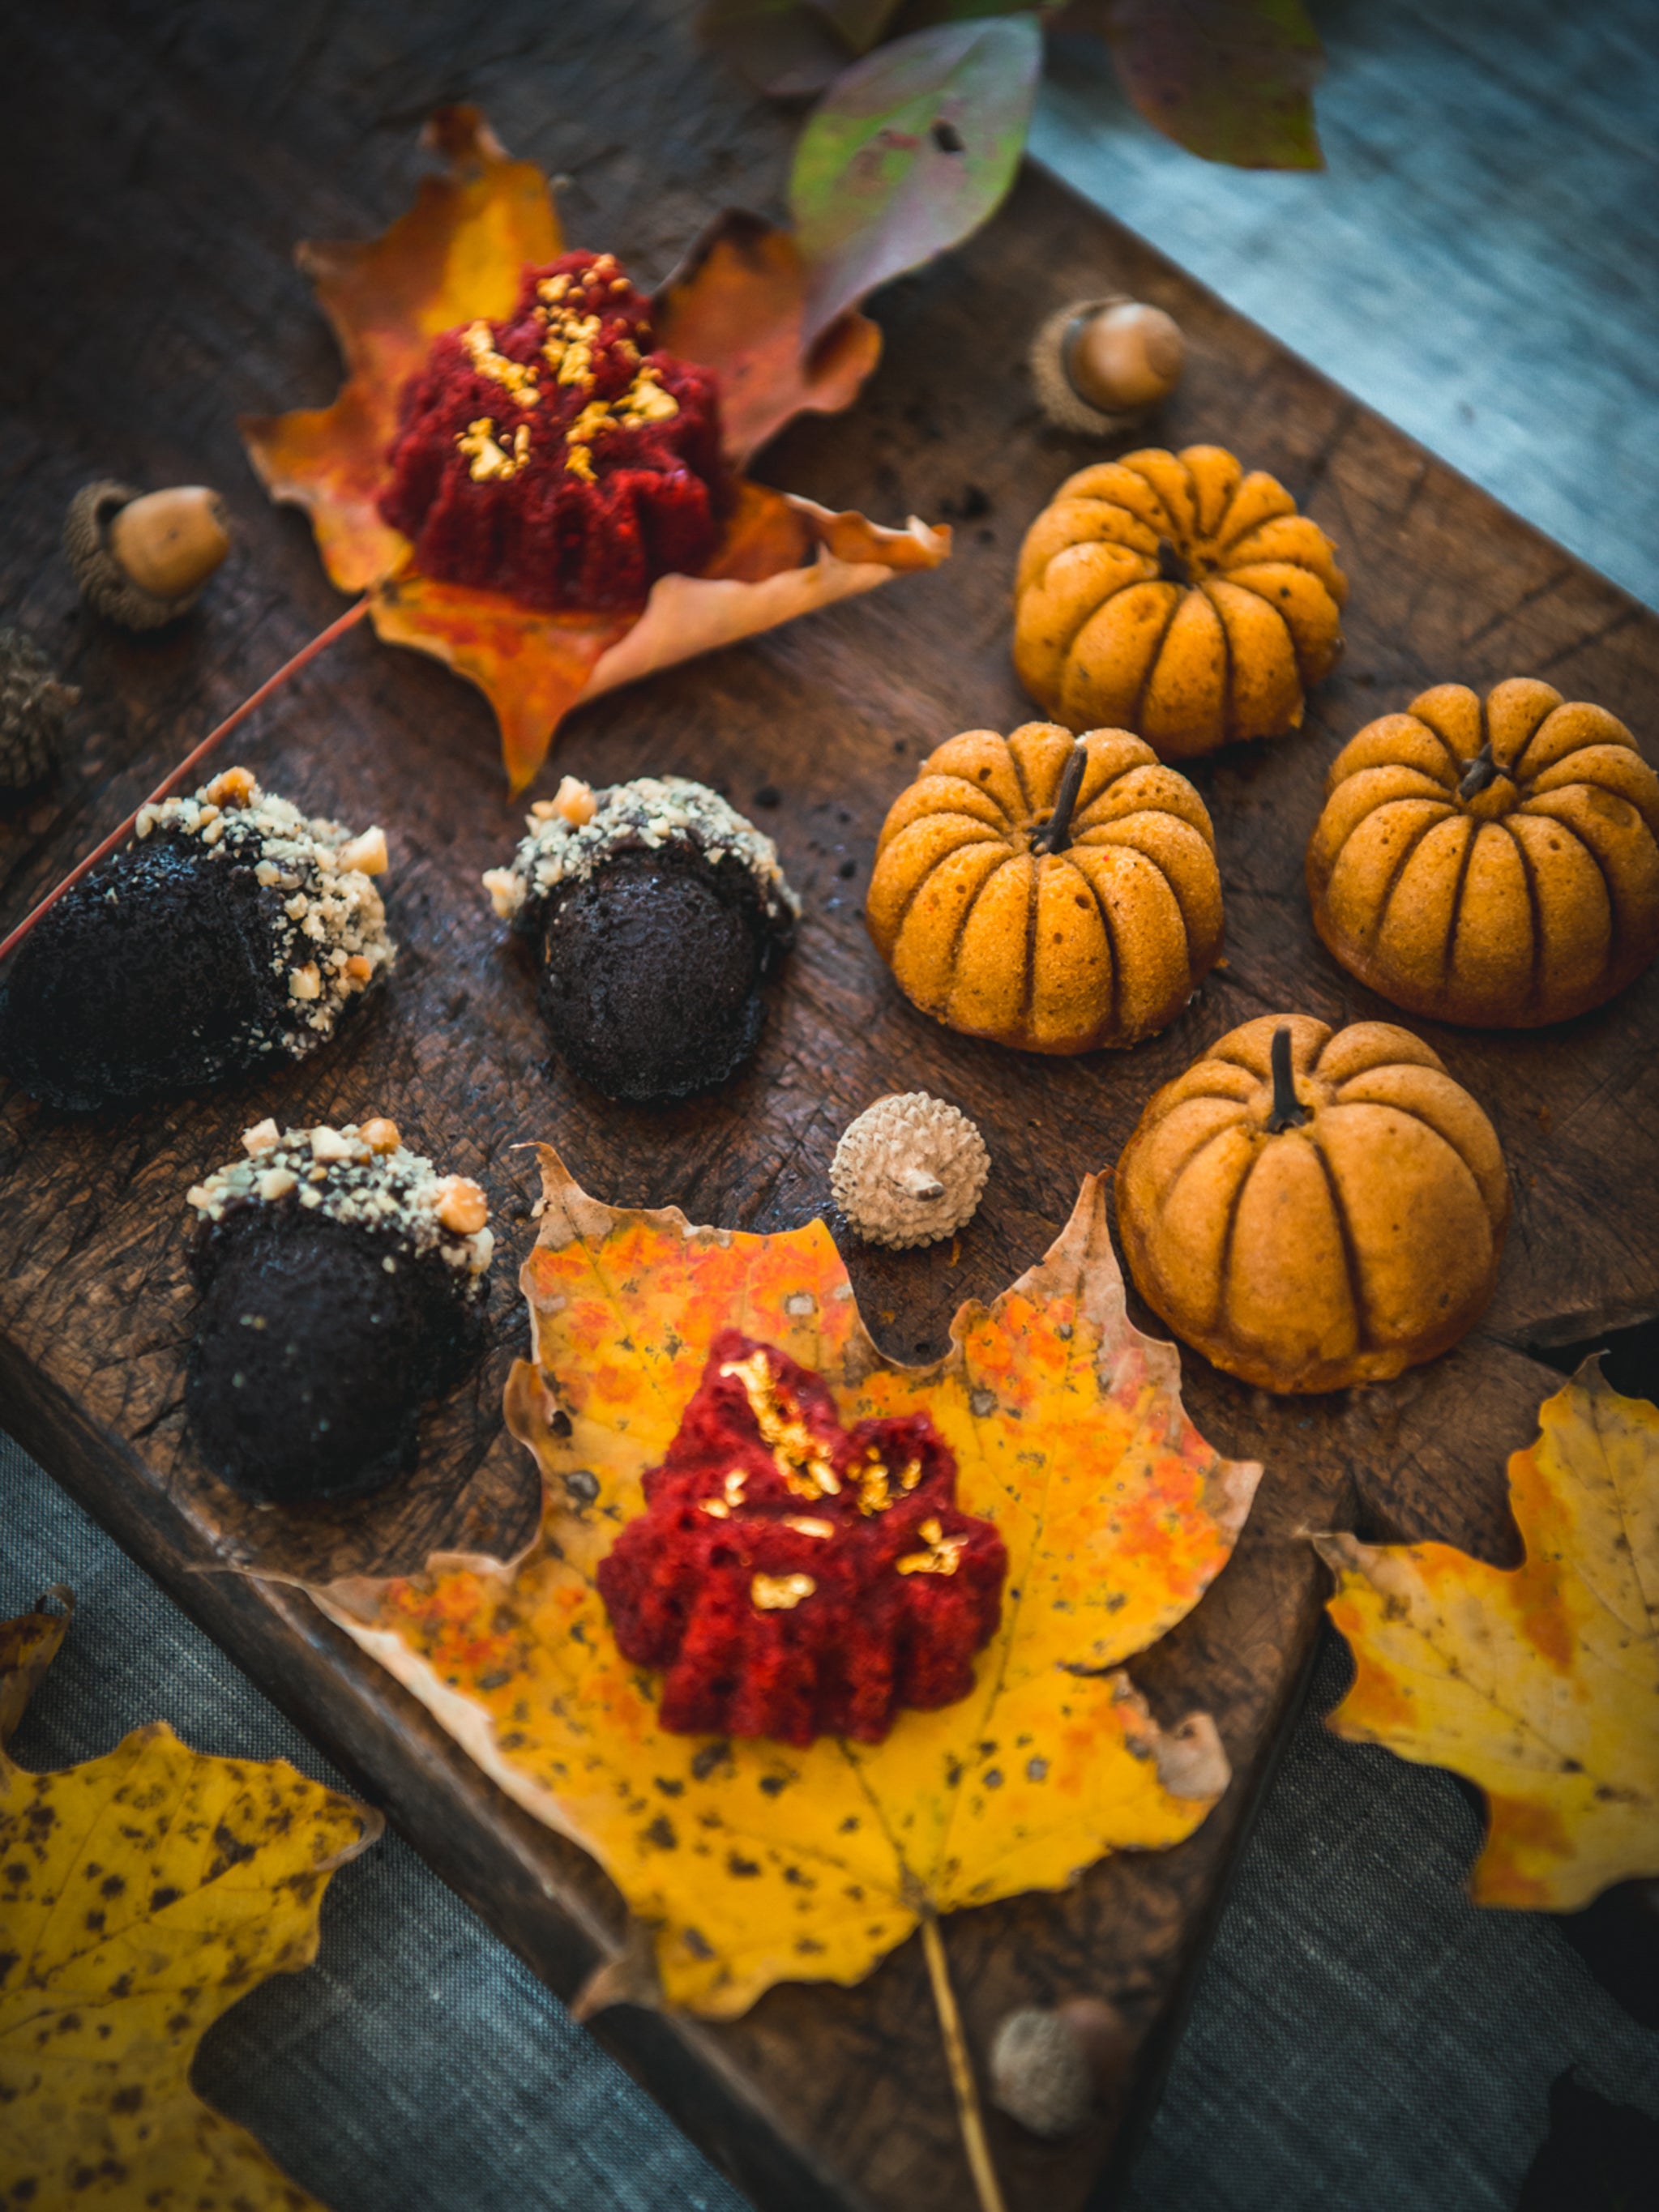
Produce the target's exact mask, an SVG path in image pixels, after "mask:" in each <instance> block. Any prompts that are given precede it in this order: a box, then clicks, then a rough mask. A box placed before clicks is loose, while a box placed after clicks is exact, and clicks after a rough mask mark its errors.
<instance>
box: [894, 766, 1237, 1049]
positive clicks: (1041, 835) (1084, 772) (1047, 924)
mask: <svg viewBox="0 0 1659 2212" xmlns="http://www.w3.org/2000/svg"><path fill="white" fill-rule="evenodd" d="M867 918H868V921H869V925H870V934H871V936H872V938H873V939H875V943H876V948H877V950H878V951H879V952H880V954H881V957H882V958H883V959H884V960H885V961H886V962H887V963H888V965H889V966H890V968H891V969H892V971H893V973H894V975H895V976H896V978H897V980H898V982H899V985H900V987H901V988H902V990H903V991H904V992H905V993H906V994H907V995H908V997H909V998H910V999H912V1000H914V1001H915V1004H916V1005H917V1006H920V1007H921V1010H922V1012H924V1013H927V1014H932V1015H933V1017H934V1018H935V1019H937V1020H939V1021H941V1022H944V1023H945V1024H947V1025H948V1026H949V1027H950V1028H951V1029H955V1030H965V1031H966V1032H967V1033H968V1034H969V1036H984V1037H992V1038H994V1039H995V1041H996V1042H998V1043H999V1044H1008V1045H1018V1046H1020V1047H1022V1048H1024V1050H1026V1051H1028V1052H1050V1053H1075V1052H1091V1051H1093V1050H1094V1049H1095V1048H1096V1047H1097V1046H1100V1045H1127V1044H1133V1043H1135V1042H1137V1041H1138V1040H1139V1038H1141V1037H1146V1036H1152V1035H1153V1034H1154V1033H1155V1032H1156V1031H1158V1030H1161V1029H1164V1028H1165V1027H1166V1026H1167V1025H1168V1024H1169V1023H1170V1022H1172V1021H1173V1020H1174V1019H1175V1018H1176V1015H1177V1014H1178V1013H1179V1012H1181V1010H1182V1007H1183V1006H1185V1005H1186V1003H1187V1001H1188V999H1189V998H1190V997H1191V996H1192V994H1193V993H1194V991H1195V990H1196V989H1197V987H1198V986H1199V984H1200V981H1202V980H1203V978H1204V976H1205V975H1207V974H1208V972H1209V970H1210V969H1211V968H1212V966H1213V964H1214V963H1215V959H1216V956H1217V954H1218V952H1219V951H1220V950H1221V878H1220V876H1219V874H1218V872H1217V868H1216V863H1215V836H1214V833H1213V831H1212V829H1211V827H1210V817H1209V815H1208V813H1207V812H1206V811H1205V806H1204V802H1203V800H1202V799H1200V797H1199V795H1198V793H1196V792H1195V791H1194V789H1193V787H1192V786H1191V784H1190V783H1188V781H1187V779H1186V778H1185V776H1183V775H1178V774H1177V773H1176V770H1175V769H1171V768H1166V767H1165V766H1164V764H1163V763H1161V762H1160V761H1159V760H1158V757H1157V755H1156V754H1155V753H1154V752H1153V751H1152V747H1151V746H1150V745H1148V744H1145V743H1143V741H1142V740H1141V739H1140V738H1135V737H1131V736H1130V734H1129V732H1127V730H1091V731H1090V732H1088V733H1087V735H1086V736H1084V737H1081V738H1073V737H1072V736H1071V735H1070V733H1069V732H1067V731H1065V730H1062V729H1059V728H1057V727H1056V726H1055V725H1054V723H1052V722H1027V723H1026V724H1025V725H1024V726H1023V727H1022V728H1020V729H1018V730H1016V731H1015V732H1014V733H1013V735H1012V737H1008V738H1003V737H1000V736H998V734H997V732H995V731H994V730H969V731H966V732H963V735H962V736H961V737H957V738H951V739H949V740H948V742H947V743H945V744H942V745H940V746H939V747H938V748H937V749H936V750H934V751H933V753H931V754H930V755H929V756H928V757H927V760H926V761H924V762H923V763H922V768H921V775H920V776H919V777H918V778H917V780H916V781H915V783H913V784H912V785H911V787H910V788H909V789H908V791H906V792H903V793H901V794H900V796H899V798H898V799H896V801H895V802H894V804H893V807H892V810H891V811H890V813H889V815H888V817H887V820H886V823H884V826H883V829H882V833H881V838H880V842H879V843H878V846H877V848H876V865H875V871H874V873H873V874H872V878H871V882H870V898H869V904H868V908H867Z"/></svg>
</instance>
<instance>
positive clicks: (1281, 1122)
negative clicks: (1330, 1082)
mask: <svg viewBox="0 0 1659 2212" xmlns="http://www.w3.org/2000/svg"><path fill="white" fill-rule="evenodd" d="M1272 1067H1273V1111H1272V1112H1271V1113H1270V1114H1269V1115H1268V1116H1267V1134H1268V1135H1269V1136H1270V1137H1277V1136H1278V1135H1279V1134H1280V1133H1281V1132H1282V1131H1284V1130H1285V1129H1299V1128H1300V1127H1302V1125H1303V1123H1304V1121H1308V1120H1309V1119H1310V1115H1309V1113H1308V1109H1307V1108H1306V1107H1305V1106H1304V1105H1302V1104H1301V1103H1300V1102H1299V1101H1298V1100H1297V1095H1296V1073H1295V1070H1294V1069H1293V1068H1292V1067H1291V1033H1290V1031H1289V1030H1288V1029H1279V1030H1274V1031H1273V1048H1272Z"/></svg>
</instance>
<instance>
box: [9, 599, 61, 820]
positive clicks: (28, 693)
mask: <svg viewBox="0 0 1659 2212" xmlns="http://www.w3.org/2000/svg"><path fill="white" fill-rule="evenodd" d="M80 696H81V694H80V692H79V690H77V689H76V686H75V685H74V684H60V683H59V682H58V677H57V673H56V671H54V670H53V668H52V663H51V662H50V661H49V660H48V659H46V654H45V653H42V652H41V650H40V647H39V646H38V645H37V644H36V643H35V641H34V640H33V638H32V637H30V636H29V635H28V634H27V631H26V630H21V629H0V792H16V791H27V789H28V787H29V786H30V785H31V784H34V783H39V782H40V779H41V777H42V776H43V775H45V774H46V770H47V769H49V768H50V767H51V766H52V757H53V755H54V754H55V753H56V752H57V750H58V744H59V743H60V741H61V739H62V738H63V734H64V716H65V714H68V712H69V710H70V708H71V707H73V706H74V705H75V704H76V702H77V701H78V700H79V698H80Z"/></svg>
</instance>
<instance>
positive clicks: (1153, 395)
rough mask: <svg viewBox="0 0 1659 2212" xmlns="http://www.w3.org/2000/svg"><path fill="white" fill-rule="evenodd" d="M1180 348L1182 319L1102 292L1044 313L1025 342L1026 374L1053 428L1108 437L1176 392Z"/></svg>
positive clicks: (1182, 361)
mask: <svg viewBox="0 0 1659 2212" xmlns="http://www.w3.org/2000/svg"><path fill="white" fill-rule="evenodd" d="M1186 351H1187V349H1186V341H1185V340H1184V339H1183V338H1182V334H1181V329H1180V325H1178V324H1177V323H1176V321H1175V319H1174V318H1173V317H1172V316H1170V315H1166V314H1165V313H1164V310H1163V308H1162V307H1151V306H1149V305H1148V304H1147V303H1146V301H1142V300H1131V299H1128V298H1127V297H1126V296H1125V295H1123V294H1122V293H1121V292H1119V293H1108V294H1107V295H1105V296H1104V297H1103V298H1101V299H1097V300H1073V301H1071V302H1070V303H1069V304H1068V305H1067V306H1066V307H1060V308H1057V309H1056V310H1055V312H1054V313H1053V314H1052V315H1050V316H1049V317H1048V320H1047V321H1046V322H1045V323H1043V324H1042V327H1041V328H1040V329H1039V330H1038V331H1037V334H1036V337H1035V338H1034V339H1033V340H1032V342H1031V354H1030V368H1031V380H1032V381H1033V383H1034V384H1035V385H1036V392H1037V398H1038V399H1039V401H1040V402H1041V403H1042V411H1043V413H1044V414H1045V415H1047V416H1048V419H1049V421H1050V422H1053V423H1054V424H1055V425H1056V426H1057V428H1060V429H1062V430H1069V431H1071V432H1073V434H1074V435H1077V436H1079V437H1091V438H1099V437H1108V436H1109V435H1112V433H1113V432H1115V431H1118V430H1124V429H1127V428H1131V427H1132V426H1133V424H1135V423H1137V422H1139V421H1140V420H1141V419H1142V417H1143V416H1146V414H1148V413H1149V412H1150V411H1151V410H1152V408H1154V407H1155V406H1157V404H1158V402H1159V401H1160V400H1161V399H1164V398H1167V397H1168V396H1169V394H1170V392H1173V391H1174V389H1175V387H1176V385H1177V384H1178V383H1179V382H1180V381H1181V373H1182V368H1183V367H1184V366H1185V362H1186Z"/></svg>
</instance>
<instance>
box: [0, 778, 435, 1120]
mask: <svg viewBox="0 0 1659 2212" xmlns="http://www.w3.org/2000/svg"><path fill="white" fill-rule="evenodd" d="M385 866H386V839H385V838H384V836H382V835H381V834H380V831H379V830H378V829H370V830H367V831H365V832H364V833H363V834H362V836H354V835H353V834H352V832H351V831H349V829H344V828H343V827H342V825H341V824H340V823H337V822H328V821H322V820H308V819H307V817H305V816H304V815H302V814H301V812H300V811H299V809H298V808H297V807H295V806H293V805H290V804H289V801H288V800H287V799H278V798H276V797H275V796H274V795H273V794H272V793H269V792H264V791H261V790H260V788H259V787H258V784H257V783H256V782H255V781H254V780H253V778H252V776H251V775H249V774H248V772H247V770H246V769H226V770H225V772H224V773H223V774H222V775H219V776H216V778H215V779H214V781H212V782H211V783H210V784H208V785H207V786H206V787H204V789H203V790H201V791H198V792H197V793H196V794H195V795H194V797H192V798H190V799H167V801H166V802H165V803H164V804H163V805H160V806H156V807H147V808H146V809H145V810H144V811H143V813H141V814H140V815H139V817H138V820H137V825H136V829H135V835H134V840H133V842H132V843H131V844H130V845H128V846H126V847H125V848H123V850H121V851H120V852H118V853H116V854H113V855H112V857H111V858H110V859H109V860H106V861H105V862H104V863H103V865H102V866H100V867H97V868H94V870H93V872H92V873H91V874H90V875H89V876H88V877H86V878H84V880H83V881H82V882H81V883H79V884H76V887H75V889H74V890H71V891H70V892H68V893H66V894H65V896H64V897H63V898H61V899H59V900H58V903H57V905H56V906H54V907H52V908H51V909H50V911H49V912H48V913H46V915H43V916H42V918H41V920H40V921H39V922H38V923H37V924H36V925H35V927H34V928H33V931H32V932H31V933H30V934H29V936H28V937H27V938H26V939H25V940H24V942H23V945H22V946H21V950H20V951H19V952H18V954H17V957H16V961H15V965H14V966H13V969H12V972H11V975H10V978H9V982H8V985H7V987H6V988H5V990H4V993H3V994H0V1066H3V1067H4V1069H5V1071H6V1073H8V1074H9V1075H10V1076H12V1077H13V1078H14V1079H15V1080H16V1081H17V1082H18V1083H20V1084H21V1085H22V1086H23V1088H24V1089H25V1090H26V1091H28V1092H29V1093H30V1094H31V1096H32V1097H36V1098H39V1099H40V1100H42V1101H44V1102H45V1103H46V1104H47V1105H51V1106H59V1107H64V1108H66V1109H69V1110H70V1112H76V1113H88V1112H92V1111H94V1110H95V1109H97V1108H99V1107H100V1106H106V1105H110V1104H127V1103H137V1102H138V1101H141V1100H143V1099H146V1098H152V1097H159V1096H162V1095H165V1094H167V1093H168V1092H176V1091H193V1090H196V1089H198V1088H201V1087H203V1086H205V1085H210V1084H215V1083H219V1082H222V1081H223V1080H224V1079H226V1078H227V1077H229V1076H233V1075H236V1074H240V1073H245V1072H246V1071H247V1070H249V1069H251V1068H253V1067H255V1066H258V1065H259V1063H260V1062H261V1061H263V1060H266V1059H268V1058H270V1057H273V1056H275V1057H279V1058H286V1059H289V1060H301V1059H303V1058H304V1057H305V1056H306V1054H307V1053H311V1052H314V1051H315V1050H316V1048H317V1047H318V1046H319V1044H322V1043H324V1042H326V1041H327V1039H328V1038H330V1037H331V1036H332V1035H333V1034H334V1031H335V1029H336V1028H337V1025H338V1024H339V1022H340V1020H341V1018H342V1017H343V1016H344V1015H345V1014H347V1013H348V1012H349V1011H350V1009H351V1008H352V1006H354V1004H355V1003H356V1000H358V999H359V998H360V997H362V994H364V993H365V992H366V991H368V989H369V988H370V987H371V986H372V985H373V984H374V982H375V981H377V980H378V979H379V978H380V975H382V974H383V973H384V971H385V970H386V969H387V968H389V967H390V966H391V964H392V959H393V957H395V947H394V946H393V945H392V940H391V939H390V938H389V937H388V935H387V934H386V910H385V908H384V907H383V906H382V905H381V903H380V893H379V891H378V890H376V889H375V888H374V884H373V882H372V881H371V880H370V878H371V876H372V875H374V874H377V873H379V872H380V870H382V869H383V868H384V867H385Z"/></svg>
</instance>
